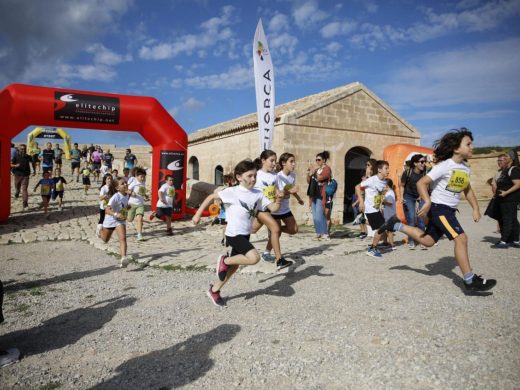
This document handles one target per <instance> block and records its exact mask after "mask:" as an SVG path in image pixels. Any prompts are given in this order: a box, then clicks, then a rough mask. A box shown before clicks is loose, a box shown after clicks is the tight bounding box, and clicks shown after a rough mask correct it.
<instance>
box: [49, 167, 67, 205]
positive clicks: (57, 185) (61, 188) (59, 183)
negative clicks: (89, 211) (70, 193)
mask: <svg viewBox="0 0 520 390" xmlns="http://www.w3.org/2000/svg"><path fill="white" fill-rule="evenodd" d="M52 180H53V181H54V189H53V190H52V193H51V199H52V200H56V198H57V199H58V210H59V211H61V210H63V194H64V193H65V184H67V180H65V178H64V177H63V176H61V168H58V167H56V169H55V175H54V177H53V178H52Z"/></svg>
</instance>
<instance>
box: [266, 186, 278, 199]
mask: <svg viewBox="0 0 520 390" xmlns="http://www.w3.org/2000/svg"><path fill="white" fill-rule="evenodd" d="M263 193H264V195H265V197H266V198H267V199H269V200H274V198H275V197H276V189H275V187H274V185H270V186H267V187H265V188H264V190H263Z"/></svg>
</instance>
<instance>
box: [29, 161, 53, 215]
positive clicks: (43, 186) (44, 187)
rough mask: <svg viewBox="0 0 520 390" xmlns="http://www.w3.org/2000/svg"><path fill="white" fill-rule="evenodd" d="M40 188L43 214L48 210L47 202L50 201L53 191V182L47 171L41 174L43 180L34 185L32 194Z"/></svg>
mask: <svg viewBox="0 0 520 390" xmlns="http://www.w3.org/2000/svg"><path fill="white" fill-rule="evenodd" d="M39 186H40V195H41V197H42V207H43V212H44V213H46V212H47V211H48V209H49V201H50V200H51V192H52V190H54V180H52V178H51V173H50V172H49V171H44V172H43V179H40V181H39V182H38V183H37V184H36V186H35V187H34V192H36V190H37V189H38V187H39Z"/></svg>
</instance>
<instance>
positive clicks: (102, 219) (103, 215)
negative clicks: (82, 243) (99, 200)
mask: <svg viewBox="0 0 520 390" xmlns="http://www.w3.org/2000/svg"><path fill="white" fill-rule="evenodd" d="M104 221H105V209H103V210H101V209H99V221H98V225H103V222H104Z"/></svg>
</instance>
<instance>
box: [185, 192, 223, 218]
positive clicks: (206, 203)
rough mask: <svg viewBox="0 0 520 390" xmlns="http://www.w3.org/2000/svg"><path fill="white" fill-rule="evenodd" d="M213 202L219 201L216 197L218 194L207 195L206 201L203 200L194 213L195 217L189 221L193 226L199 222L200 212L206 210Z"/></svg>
mask: <svg viewBox="0 0 520 390" xmlns="http://www.w3.org/2000/svg"><path fill="white" fill-rule="evenodd" d="M215 200H220V196H219V195H218V193H216V194H211V195H208V196H207V197H206V199H204V202H202V204H201V205H200V206H199V208H198V209H197V212H196V213H195V215H194V216H193V218H192V219H191V220H192V222H193V223H194V224H195V225H198V223H199V221H200V217H201V216H202V212H203V211H204V210H206V208H207V207H208V206H209V205H210V204H211V203H213V202H214V201H215Z"/></svg>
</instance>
